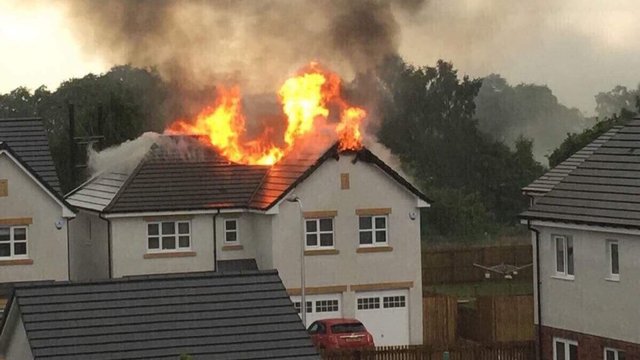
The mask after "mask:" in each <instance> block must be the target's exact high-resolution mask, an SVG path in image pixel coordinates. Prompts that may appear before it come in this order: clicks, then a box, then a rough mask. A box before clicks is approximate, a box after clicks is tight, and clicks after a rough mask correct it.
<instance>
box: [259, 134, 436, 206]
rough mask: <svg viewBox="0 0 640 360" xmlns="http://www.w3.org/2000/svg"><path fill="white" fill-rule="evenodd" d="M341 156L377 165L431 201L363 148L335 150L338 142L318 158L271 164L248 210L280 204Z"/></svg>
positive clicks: (303, 156)
mask: <svg viewBox="0 0 640 360" xmlns="http://www.w3.org/2000/svg"><path fill="white" fill-rule="evenodd" d="M343 154H354V155H355V158H354V162H357V161H365V162H368V163H371V164H373V165H375V166H377V167H378V168H380V169H381V170H382V171H384V172H385V173H387V174H388V175H389V176H391V177H392V178H393V179H394V180H395V181H397V182H398V183H399V184H400V185H402V186H403V187H404V188H405V189H407V190H408V191H409V192H411V193H412V194H414V195H415V196H417V197H418V198H420V199H421V200H424V201H426V202H428V203H431V202H432V201H431V200H430V199H429V198H427V196H426V195H424V194H423V193H422V192H421V191H420V190H418V189H417V188H416V187H415V186H413V185H412V184H411V183H410V182H409V181H407V180H406V179H405V178H404V177H402V176H401V175H400V174H398V172H396V171H395V170H393V169H392V168H391V167H390V166H389V165H387V164H386V163H385V162H384V161H382V160H380V158H378V157H377V156H375V155H374V154H373V153H372V152H371V151H369V150H368V149H367V148H365V147H363V148H361V149H359V150H344V151H341V150H340V149H339V147H338V143H336V144H334V145H333V146H331V147H330V148H329V149H328V150H327V151H326V152H325V153H324V154H322V156H320V157H319V158H318V157H317V156H315V157H314V156H313V155H311V154H308V153H304V152H303V153H299V154H293V155H289V156H288V157H285V158H283V159H282V160H280V161H279V162H278V163H276V164H275V165H273V166H272V167H271V168H270V169H269V172H268V173H267V175H266V176H265V178H264V181H263V182H262V184H261V185H260V188H259V189H258V191H256V194H255V195H254V197H253V198H252V200H251V207H253V208H258V209H268V208H269V207H271V206H273V205H274V204H276V203H277V202H278V201H280V200H281V199H282V198H283V197H284V196H285V195H286V194H287V193H288V192H289V191H290V190H291V189H293V188H295V187H296V186H297V185H298V184H300V183H301V182H303V181H304V180H305V179H306V178H307V177H309V176H310V175H311V174H312V173H313V172H314V171H315V170H316V169H317V168H318V167H320V165H322V164H323V163H324V162H325V161H327V160H328V159H332V158H333V159H336V160H337V159H339V158H340V156H341V155H343Z"/></svg>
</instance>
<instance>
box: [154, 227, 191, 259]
mask: <svg viewBox="0 0 640 360" xmlns="http://www.w3.org/2000/svg"><path fill="white" fill-rule="evenodd" d="M147 249H148V250H149V252H158V251H159V252H162V251H167V252H170V251H182V250H189V249H191V223H190V222H189V221H161V222H150V223H147Z"/></svg>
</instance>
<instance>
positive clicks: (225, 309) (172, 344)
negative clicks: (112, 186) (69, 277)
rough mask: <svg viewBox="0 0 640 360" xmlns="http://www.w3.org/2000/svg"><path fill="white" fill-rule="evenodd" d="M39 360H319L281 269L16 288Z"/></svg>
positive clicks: (17, 300)
mask: <svg viewBox="0 0 640 360" xmlns="http://www.w3.org/2000/svg"><path fill="white" fill-rule="evenodd" d="M14 301H15V304H17V306H18V307H19V311H20V314H21V317H22V321H23V322H24V327H25V329H26V335H27V338H28V340H29V344H30V346H31V351H32V353H33V355H34V358H35V359H50V360H56V359H65V360H74V359H78V360H79V359H82V360H84V359H93V360H100V359H172V360H175V359H178V358H179V356H180V355H181V354H189V355H191V356H192V357H193V358H194V359H293V358H295V359H318V360H319V358H320V357H319V356H318V353H317V351H316V349H315V348H314V347H313V345H312V343H311V341H310V339H309V336H308V334H307V332H306V331H305V328H304V326H303V325H302V322H301V321H300V317H299V316H298V314H297V313H296V311H295V309H294V308H293V304H292V303H291V300H290V299H289V296H288V295H287V293H286V290H285V287H284V285H283V284H282V282H281V280H280V278H279V277H278V274H277V272H276V271H262V272H258V271H254V272H245V273H235V274H232V273H227V274H214V273H197V274H182V275H180V276H176V275H175V274H174V275H167V276H150V277H136V278H124V279H117V280H109V281H104V282H97V283H84V284H83V283H68V282H67V283H57V284H52V285H40V286H29V285H26V286H16V288H15V292H14Z"/></svg>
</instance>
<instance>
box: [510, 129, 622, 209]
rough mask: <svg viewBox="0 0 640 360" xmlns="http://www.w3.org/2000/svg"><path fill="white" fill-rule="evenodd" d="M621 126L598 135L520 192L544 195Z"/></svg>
mask: <svg viewBox="0 0 640 360" xmlns="http://www.w3.org/2000/svg"><path fill="white" fill-rule="evenodd" d="M620 129H622V126H615V127H613V128H611V129H610V130H609V131H607V132H605V133H604V134H602V135H600V136H599V137H598V138H597V139H596V140H594V141H593V142H591V143H590V144H589V145H587V146H585V147H583V148H582V149H580V150H579V151H577V152H576V153H575V154H573V155H571V156H570V157H569V158H567V160H565V161H563V162H561V163H560V164H558V165H557V166H556V167H554V168H553V169H551V170H549V171H547V173H545V174H544V175H542V176H541V177H539V178H538V179H536V180H535V181H534V182H532V183H531V184H529V185H528V186H526V187H524V188H523V189H522V191H523V192H524V193H525V194H527V195H531V196H538V195H542V194H545V193H547V192H549V191H551V189H553V188H554V186H556V185H558V184H559V183H560V181H562V179H564V178H565V177H566V176H567V175H569V173H570V172H572V171H573V170H575V169H576V168H577V167H578V166H579V165H580V164H582V163H583V162H584V161H585V160H586V159H587V158H589V157H590V156H591V155H593V153H594V152H595V151H596V150H598V149H599V148H600V146H602V144H604V143H606V142H607V141H609V140H610V139H611V137H613V136H614V135H615V134H616V133H617V132H618V131H619V130H620Z"/></svg>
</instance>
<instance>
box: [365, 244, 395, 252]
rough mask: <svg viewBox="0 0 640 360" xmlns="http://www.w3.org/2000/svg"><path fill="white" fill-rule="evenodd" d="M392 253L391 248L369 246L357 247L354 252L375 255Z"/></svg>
mask: <svg viewBox="0 0 640 360" xmlns="http://www.w3.org/2000/svg"><path fill="white" fill-rule="evenodd" d="M389 251H393V247H391V246H370V247H359V248H358V250H356V252H357V253H377V252H389Z"/></svg>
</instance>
